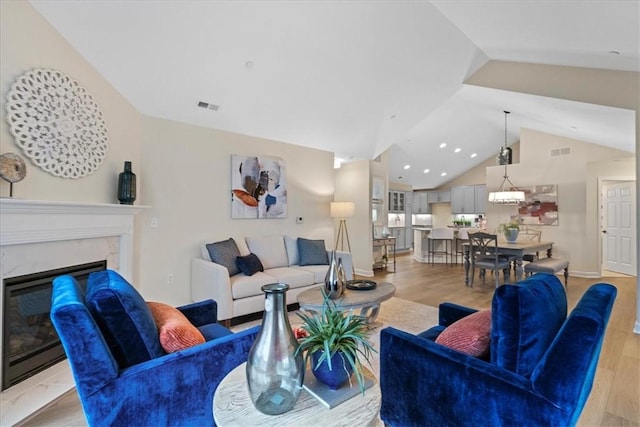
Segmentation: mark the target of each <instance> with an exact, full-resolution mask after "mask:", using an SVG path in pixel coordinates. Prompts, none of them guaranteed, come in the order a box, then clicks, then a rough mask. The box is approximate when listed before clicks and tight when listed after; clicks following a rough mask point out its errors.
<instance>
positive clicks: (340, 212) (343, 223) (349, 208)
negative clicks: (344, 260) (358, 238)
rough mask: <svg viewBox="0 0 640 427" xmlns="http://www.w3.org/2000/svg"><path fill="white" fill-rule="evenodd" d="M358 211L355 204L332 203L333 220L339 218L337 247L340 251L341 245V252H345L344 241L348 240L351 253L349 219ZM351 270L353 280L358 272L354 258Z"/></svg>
mask: <svg viewBox="0 0 640 427" xmlns="http://www.w3.org/2000/svg"><path fill="white" fill-rule="evenodd" d="M355 210H356V206H355V204H354V203H353V202H331V218H338V219H339V220H340V225H339V226H338V235H337V237H336V247H335V250H338V244H340V250H341V251H344V241H345V238H346V240H347V249H348V251H349V253H351V242H350V241H349V230H347V218H351V217H352V216H353V213H354V212H355ZM351 270H352V273H353V278H354V279H355V278H356V270H355V267H354V266H353V258H352V261H351Z"/></svg>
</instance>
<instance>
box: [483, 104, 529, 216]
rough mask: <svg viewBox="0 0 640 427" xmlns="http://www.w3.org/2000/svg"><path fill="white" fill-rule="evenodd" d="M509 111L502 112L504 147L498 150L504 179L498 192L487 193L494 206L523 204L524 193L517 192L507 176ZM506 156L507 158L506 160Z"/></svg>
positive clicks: (509, 152)
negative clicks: (502, 164)
mask: <svg viewBox="0 0 640 427" xmlns="http://www.w3.org/2000/svg"><path fill="white" fill-rule="evenodd" d="M508 115H509V111H505V112H504V147H502V148H501V149H500V158H501V163H504V179H503V180H502V184H501V185H500V187H499V188H498V191H492V192H491V193H489V202H491V203H493V204H496V205H517V204H519V203H520V202H524V191H520V190H518V187H516V186H515V185H513V183H512V182H511V180H510V179H509V174H507V166H508V164H509V163H511V150H510V149H509V147H507V116H508ZM507 156H508V157H509V158H507Z"/></svg>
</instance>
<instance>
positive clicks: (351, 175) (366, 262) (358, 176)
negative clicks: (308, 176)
mask: <svg viewBox="0 0 640 427" xmlns="http://www.w3.org/2000/svg"><path fill="white" fill-rule="evenodd" d="M370 181H371V162H369V161H368V160H358V161H354V162H349V163H343V164H342V166H341V167H340V169H336V170H335V182H336V189H335V201H336V202H354V203H355V213H354V216H353V217H352V218H348V219H347V228H348V230H349V241H350V242H351V252H352V253H353V265H354V268H355V271H356V274H361V275H366V276H371V275H373V269H372V266H373V255H372V230H371V183H370ZM337 225H338V221H336V227H337ZM334 243H335V241H334Z"/></svg>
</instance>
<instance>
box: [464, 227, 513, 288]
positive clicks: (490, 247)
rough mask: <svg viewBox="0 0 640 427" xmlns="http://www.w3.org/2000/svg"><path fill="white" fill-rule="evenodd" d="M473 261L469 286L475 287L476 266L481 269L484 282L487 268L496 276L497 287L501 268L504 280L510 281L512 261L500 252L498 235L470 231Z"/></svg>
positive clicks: (470, 258) (470, 259)
mask: <svg viewBox="0 0 640 427" xmlns="http://www.w3.org/2000/svg"><path fill="white" fill-rule="evenodd" d="M469 246H470V251H471V253H470V256H469V261H470V262H471V279H470V282H469V286H471V287H473V279H474V276H475V269H476V267H477V268H479V269H480V276H481V278H482V282H483V283H484V281H485V272H486V270H491V271H493V273H494V276H495V278H496V288H497V287H498V286H499V285H500V270H502V272H503V274H504V281H505V283H507V282H508V281H509V275H510V265H511V262H510V260H509V258H508V257H505V256H504V255H500V254H499V253H498V236H497V235H496V234H489V233H482V232H479V233H469Z"/></svg>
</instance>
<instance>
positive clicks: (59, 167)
mask: <svg viewBox="0 0 640 427" xmlns="http://www.w3.org/2000/svg"><path fill="white" fill-rule="evenodd" d="M7 121H8V123H9V128H10V131H11V134H12V135H13V136H14V137H15V139H16V144H18V146H20V148H21V149H22V151H23V152H24V154H25V155H26V156H27V157H29V158H30V159H31V161H32V162H33V163H35V164H36V165H37V166H38V167H40V168H41V169H42V170H44V171H46V172H49V173H50V174H52V175H55V176H59V177H62V178H81V177H83V176H86V175H89V174H90V173H92V172H93V171H95V170H96V169H98V167H99V166H100V165H101V164H102V162H103V161H104V159H105V157H106V155H107V147H108V140H107V127H106V124H105V121H104V119H103V117H102V112H101V111H100V109H99V108H98V105H97V104H96V103H95V101H94V100H93V97H92V96H91V95H90V94H89V93H88V92H87V90H86V89H85V88H83V87H82V86H80V85H79V84H78V82H77V81H75V80H74V79H72V78H71V77H69V76H68V75H66V74H64V73H61V72H59V71H56V70H47V69H36V70H31V71H28V72H26V73H24V74H23V75H22V76H20V77H19V78H18V79H17V80H16V81H15V83H14V84H13V85H12V86H11V90H10V91H9V94H8V96H7Z"/></svg>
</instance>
